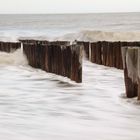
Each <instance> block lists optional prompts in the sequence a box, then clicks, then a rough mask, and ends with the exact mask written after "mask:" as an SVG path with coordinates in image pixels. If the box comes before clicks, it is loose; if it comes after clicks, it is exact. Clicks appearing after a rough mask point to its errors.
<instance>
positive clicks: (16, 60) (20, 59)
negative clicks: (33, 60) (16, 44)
mask: <svg viewBox="0 0 140 140" xmlns="http://www.w3.org/2000/svg"><path fill="white" fill-rule="evenodd" d="M0 65H28V61H27V58H26V57H25V55H24V54H23V52H22V51H21V49H18V50H16V51H14V52H11V53H6V52H0Z"/></svg>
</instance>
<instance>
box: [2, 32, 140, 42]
mask: <svg viewBox="0 0 140 140" xmlns="http://www.w3.org/2000/svg"><path fill="white" fill-rule="evenodd" d="M19 39H36V40H50V41H56V40H65V41H74V40H79V41H91V42H92V41H93V42H94V41H139V40H140V32H139V31H131V32H118V31H114V32H113V31H112V32H111V31H104V30H102V31H98V30H97V31H96V30H81V31H79V32H73V33H66V32H63V33H62V35H61V36H60V35H56V36H55V37H53V36H49V34H47V33H46V32H42V33H40V32H38V31H29V32H28V34H27V33H24V32H20V31H16V32H15V33H14V34H12V33H11V32H8V31H7V33H6V34H4V36H2V35H1V36H0V41H11V42H15V41H18V40H19Z"/></svg>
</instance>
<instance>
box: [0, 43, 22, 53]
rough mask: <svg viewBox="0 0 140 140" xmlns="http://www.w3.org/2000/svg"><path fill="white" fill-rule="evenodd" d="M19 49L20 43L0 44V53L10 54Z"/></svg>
mask: <svg viewBox="0 0 140 140" xmlns="http://www.w3.org/2000/svg"><path fill="white" fill-rule="evenodd" d="M19 48H21V43H20V42H0V51H2V52H8V53H10V52H12V51H15V50H17V49H19Z"/></svg>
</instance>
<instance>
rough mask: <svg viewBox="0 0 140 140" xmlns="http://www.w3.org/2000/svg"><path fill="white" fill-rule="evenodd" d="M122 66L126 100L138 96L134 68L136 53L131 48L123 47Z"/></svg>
mask: <svg viewBox="0 0 140 140" xmlns="http://www.w3.org/2000/svg"><path fill="white" fill-rule="evenodd" d="M122 56H123V66H124V80H125V88H126V95H127V97H128V98H132V97H136V96H137V94H138V84H137V76H136V75H137V71H135V70H136V69H135V67H136V64H137V60H138V59H137V57H138V54H137V51H136V50H135V49H133V48H129V47H123V48H122ZM133 70H134V71H133Z"/></svg>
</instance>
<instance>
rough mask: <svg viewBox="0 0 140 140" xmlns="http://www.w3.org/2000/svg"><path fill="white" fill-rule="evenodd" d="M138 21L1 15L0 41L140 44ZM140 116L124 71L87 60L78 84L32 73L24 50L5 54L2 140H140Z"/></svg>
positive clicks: (0, 90) (135, 17)
mask: <svg viewBox="0 0 140 140" xmlns="http://www.w3.org/2000/svg"><path fill="white" fill-rule="evenodd" d="M139 15H140V14H139V13H130V14H128V13H127V14H116V15H115V16H114V15H113V14H93V15H91V14H89V15H87V14H85V15H69V18H68V16H67V15H28V16H27V15H12V16H11V15H10V16H9V15H0V19H1V21H0V39H1V40H5V41H6V40H11V41H15V40H17V39H18V38H21V37H36V38H39V39H42V38H44V39H47V38H50V39H58V38H60V39H70V40H74V39H75V38H76V39H82V40H84V39H85V40H98V39H99V38H101V37H102V38H106V39H109V40H110V39H115V40H117V39H120V38H121V39H122V38H123V39H126V40H127V39H131V40H132V39H134V36H135V38H137V39H138V36H139V31H140V26H139V25H140V18H139ZM114 17H115V18H114ZM122 31H123V33H121V32H122ZM126 32H129V34H127V33H126ZM70 33H72V34H71V35H70ZM126 35H128V36H126ZM71 36H72V37H71ZM139 116H140V105H139V103H138V102H137V100H136V99H133V100H132V99H126V98H125V89H124V79H123V71H121V70H117V69H114V68H107V67H104V66H100V65H96V64H92V63H90V62H88V61H87V60H84V61H83V83H81V84H77V83H75V82H72V81H70V80H69V79H67V78H65V77H61V76H57V75H54V74H50V73H46V72H44V71H41V70H39V69H33V68H31V67H30V66H28V62H27V60H26V58H25V56H24V55H23V53H22V52H21V50H17V51H16V52H13V53H10V54H7V53H2V52H0V139H1V140H46V139H48V140H87V139H88V140H93V139H95V140H139V139H140V134H139V130H140V123H139V122H140V117H139Z"/></svg>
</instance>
